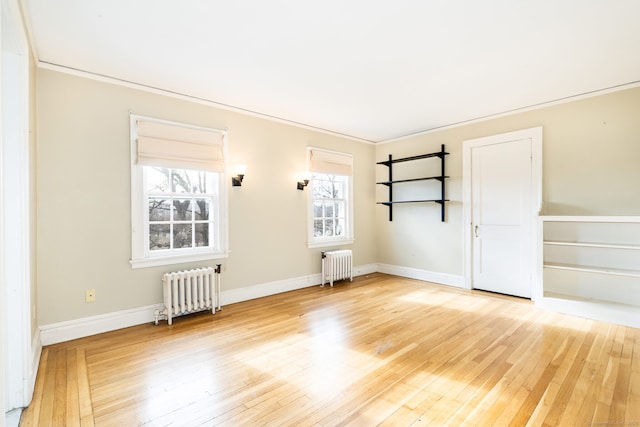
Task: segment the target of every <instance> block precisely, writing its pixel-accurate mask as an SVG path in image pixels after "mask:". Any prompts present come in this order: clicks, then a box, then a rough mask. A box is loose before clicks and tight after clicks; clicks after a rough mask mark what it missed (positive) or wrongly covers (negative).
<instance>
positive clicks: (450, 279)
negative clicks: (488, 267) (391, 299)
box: [378, 264, 467, 289]
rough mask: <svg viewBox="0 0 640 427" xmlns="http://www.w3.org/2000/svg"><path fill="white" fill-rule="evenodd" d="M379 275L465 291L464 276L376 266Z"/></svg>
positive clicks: (385, 265) (409, 268)
mask: <svg viewBox="0 0 640 427" xmlns="http://www.w3.org/2000/svg"><path fill="white" fill-rule="evenodd" d="M378 271H379V272H380V273H386V274H393V275H394V276H400V277H406V278H409V279H416V280H422V281H425V282H432V283H438V284H441V285H448V286H454V287H456V288H462V289H467V286H466V285H465V281H464V276H456V275H454V274H446V273H436V272H433V271H427V270H420V269H418V268H412V267H402V266H399V265H389V264H378Z"/></svg>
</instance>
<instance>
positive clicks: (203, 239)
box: [195, 224, 209, 247]
mask: <svg viewBox="0 0 640 427" xmlns="http://www.w3.org/2000/svg"><path fill="white" fill-rule="evenodd" d="M195 237H196V246H197V247H202V246H209V224H196V236H195Z"/></svg>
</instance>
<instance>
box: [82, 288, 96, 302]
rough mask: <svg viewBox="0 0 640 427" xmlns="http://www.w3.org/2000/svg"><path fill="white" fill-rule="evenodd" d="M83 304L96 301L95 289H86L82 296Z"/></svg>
mask: <svg viewBox="0 0 640 427" xmlns="http://www.w3.org/2000/svg"><path fill="white" fill-rule="evenodd" d="M84 300H85V302H95V300H96V290H95V289H87V290H86V291H85V295H84Z"/></svg>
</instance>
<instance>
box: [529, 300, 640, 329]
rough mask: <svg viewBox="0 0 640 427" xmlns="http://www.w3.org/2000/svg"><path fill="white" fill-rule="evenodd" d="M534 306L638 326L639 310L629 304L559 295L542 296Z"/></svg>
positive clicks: (639, 325) (639, 319) (618, 323)
mask: <svg viewBox="0 0 640 427" xmlns="http://www.w3.org/2000/svg"><path fill="white" fill-rule="evenodd" d="M536 307H539V308H541V309H543V310H549V311H554V312H557V313H563V314H570V315H572V316H577V317H583V318H586V319H593V320H599V321H602V322H608V323H615V324H617V325H624V326H630V327H632V328H640V316H639V315H638V312H639V311H640V310H639V309H638V308H637V307H633V306H630V305H625V304H615V303H606V302H602V301H587V300H579V299H569V298H566V299H565V298H560V297H542V298H539V299H538V300H536Z"/></svg>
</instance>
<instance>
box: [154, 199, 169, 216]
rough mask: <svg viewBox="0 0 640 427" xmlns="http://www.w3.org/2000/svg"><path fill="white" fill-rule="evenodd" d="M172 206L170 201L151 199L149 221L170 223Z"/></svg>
mask: <svg viewBox="0 0 640 427" xmlns="http://www.w3.org/2000/svg"><path fill="white" fill-rule="evenodd" d="M170 211H171V204H170V203H169V201H168V200H163V199H149V221H169V220H170V219H171V218H170V216H169V215H170Z"/></svg>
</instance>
